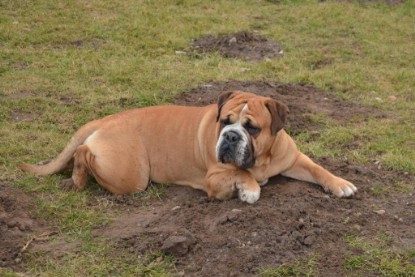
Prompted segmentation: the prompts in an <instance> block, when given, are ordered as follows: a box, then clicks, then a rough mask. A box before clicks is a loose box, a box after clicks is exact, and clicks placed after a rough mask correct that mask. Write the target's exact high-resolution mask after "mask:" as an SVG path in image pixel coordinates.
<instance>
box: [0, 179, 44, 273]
mask: <svg viewBox="0 0 415 277" xmlns="http://www.w3.org/2000/svg"><path fill="white" fill-rule="evenodd" d="M33 208H34V198H33V197H31V196H29V195H28V194H26V193H24V192H22V191H19V190H18V189H15V188H13V187H12V186H11V185H10V184H7V183H1V182H0V267H11V268H14V269H18V268H20V263H21V261H22V252H21V250H22V248H23V246H24V245H25V244H26V242H27V241H29V239H30V236H31V235H33V233H34V232H40V231H42V230H43V228H44V222H43V221H41V220H39V219H36V218H35V217H33V216H32V215H31V214H30V211H32V210H33Z"/></svg>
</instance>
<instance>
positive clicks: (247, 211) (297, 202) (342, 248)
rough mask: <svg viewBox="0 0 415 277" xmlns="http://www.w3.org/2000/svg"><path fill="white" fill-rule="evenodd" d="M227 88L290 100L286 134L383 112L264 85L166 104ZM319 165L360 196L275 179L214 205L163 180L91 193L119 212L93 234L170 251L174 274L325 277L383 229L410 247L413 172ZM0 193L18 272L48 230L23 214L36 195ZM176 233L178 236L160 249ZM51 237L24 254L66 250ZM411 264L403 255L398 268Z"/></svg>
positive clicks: (303, 89)
mask: <svg viewBox="0 0 415 277" xmlns="http://www.w3.org/2000/svg"><path fill="white" fill-rule="evenodd" d="M228 90H244V91H250V92H254V93H257V94H259V95H265V96H269V97H272V98H274V99H277V100H280V101H283V102H285V103H288V105H289V108H290V111H291V112H290V117H289V122H288V126H287V131H288V132H289V133H292V134H295V135H300V134H301V133H302V132H312V133H314V134H318V133H319V131H320V130H321V128H322V126H321V125H320V124H319V123H318V122H314V121H313V120H312V115H316V114H324V115H326V116H328V117H329V118H332V119H333V120H335V121H336V122H338V123H339V124H346V123H347V122H348V121H349V120H352V118H351V117H350V114H353V116H354V117H359V118H360V119H361V120H365V117H367V116H368V115H371V116H375V117H385V116H387V115H386V114H385V113H384V112H382V111H380V110H378V109H376V108H373V107H365V106H362V105H357V104H351V103H347V102H345V101H342V100H340V99H338V98H336V97H334V96H331V95H330V94H328V93H325V92H323V91H321V90H319V89H317V88H316V87H314V86H312V85H306V84H280V83H269V82H260V81H255V82H239V81H231V82H225V83H221V82H210V83H207V84H205V85H203V86H201V87H197V88H194V89H191V90H189V91H186V92H184V93H182V94H179V95H177V96H176V97H175V98H174V99H173V100H172V102H173V103H175V104H182V105H206V104H210V103H214V102H215V101H216V99H217V96H218V94H219V93H220V92H223V91H228ZM347 147H351V148H353V145H350V146H347ZM316 161H317V162H318V163H319V164H321V165H323V166H324V167H326V168H328V169H329V170H331V171H332V172H333V173H335V174H337V175H339V176H342V177H343V178H345V179H347V180H349V181H351V182H353V183H354V184H355V185H356V186H357V187H358V189H359V191H358V193H357V194H356V196H354V197H352V198H350V199H338V198H336V197H334V196H333V195H329V194H327V193H325V192H324V191H323V190H322V189H321V188H320V187H318V186H316V185H312V184H307V183H305V182H301V181H296V180H292V179H289V178H285V177H281V176H276V177H274V178H272V179H271V180H270V181H269V183H268V184H267V185H266V186H265V187H263V189H262V193H261V199H260V201H258V202H257V203H256V204H254V205H248V204H245V203H242V202H241V201H239V200H238V199H233V200H230V201H224V202H221V201H210V200H208V199H207V196H206V194H205V193H204V192H202V191H196V190H193V189H191V188H187V187H180V186H175V185H171V186H167V187H166V188H165V192H164V193H163V195H162V196H161V197H159V198H154V199H151V200H148V201H144V202H143V201H140V200H134V199H133V198H132V197H131V196H125V197H115V196H110V195H107V194H105V193H104V192H102V191H96V194H97V195H96V197H104V198H105V199H106V201H108V202H110V203H111V205H109V206H110V209H111V210H113V211H111V212H112V213H115V211H118V212H119V215H117V216H114V217H113V221H112V222H110V223H107V224H104V225H103V226H101V227H99V228H96V229H95V230H94V231H93V233H94V236H97V237H104V238H107V239H108V240H109V241H112V242H115V248H120V249H128V251H130V252H131V253H133V254H134V255H136V256H138V257H146V256H147V255H148V254H149V253H154V252H157V251H165V252H166V254H174V255H175V257H176V259H175V261H174V264H175V268H176V270H177V273H178V274H185V275H186V276H212V274H213V275H217V276H240V275H243V276H255V275H257V274H258V273H260V272H261V270H262V271H265V270H266V269H267V268H275V267H278V266H281V265H283V264H287V263H290V262H292V261H293V260H298V259H300V260H301V259H304V260H307V259H313V260H315V261H316V262H318V263H319V264H324V267H322V268H319V271H318V272H319V274H321V276H327V275H330V274H331V275H333V274H334V275H336V276H343V275H345V274H346V273H347V272H348V271H347V268H345V267H344V263H345V261H347V259H348V257H349V256H351V255H352V254H355V253H356V252H357V253H360V254H362V255H364V252H363V250H362V249H360V248H359V246H351V245H350V243H348V241H347V240H345V237H346V236H348V237H350V238H352V237H359V238H363V239H367V240H372V239H374V238H377V237H379V236H382V235H384V236H386V237H387V246H388V247H391V248H392V249H396V250H397V251H398V253H401V252H402V253H405V251H409V250H410V249H413V247H414V246H415V233H414V232H413V224H415V217H414V207H415V201H414V196H413V194H412V192H413V188H414V184H415V178H414V176H412V175H410V174H409V173H407V172H406V173H405V172H397V171H389V170H386V169H384V168H382V166H381V165H380V164H366V165H362V164H353V163H351V162H349V161H347V160H344V159H331V158H319V159H316ZM154 186H160V185H157V184H155V185H154ZM379 188H381V190H382V192H379V191H378V190H379ZM16 192H17V193H16ZM408 192H410V193H408ZM102 194H104V195H102ZM379 194H382V197H379ZM0 199H1V208H2V214H1V215H2V216H1V218H0V219H1V221H0V222H1V224H2V225H1V228H2V237H1V241H2V245H3V246H6V249H7V251H5V252H1V253H0V254H1V261H2V265H3V266H10V267H12V268H19V263H20V262H21V260H22V253H21V248H22V247H23V246H24V245H25V243H26V242H27V240H28V239H27V235H28V234H30V233H31V232H33V231H39V230H42V229H44V228H45V223H44V222H43V221H42V220H36V218H33V217H31V216H30V215H29V211H30V208H31V206H33V198H31V197H30V196H28V195H26V194H24V193H22V192H19V191H17V190H16V189H13V188H12V187H11V186H10V185H6V184H4V185H3V189H2V193H1V195H0ZM93 199H94V198H93ZM92 201H94V200H92ZM90 205H94V203H90ZM186 236H187V239H186ZM172 237H173V240H174V239H175V238H177V237H179V239H180V238H183V241H179V242H177V241H173V244H172V246H170V247H169V246H164V245H165V244H166V241H167V242H168V241H169V240H171V239H172ZM56 243H57V242H56V241H53V242H47V241H39V242H37V241H35V242H33V244H34V246H33V248H30V250H29V251H35V252H36V251H43V252H45V251H46V253H47V255H50V256H52V257H56V256H58V257H59V256H62V249H61V245H62V243H59V242H58V245H59V246H60V247H58V248H57V247H56ZM72 246H73V245H72ZM70 247H71V245H70ZM394 255H398V254H394ZM23 258H24V255H23ZM392 258H393V257H392ZM414 261H415V260H414V259H412V260H407V261H404V262H402V263H403V264H402V267H403V268H404V267H405V266H408V265H409V264H410V263H413V262H414ZM406 263H407V264H406ZM307 270H315V269H313V268H311V269H310V268H308V269H307ZM362 271H363V272H364V269H362Z"/></svg>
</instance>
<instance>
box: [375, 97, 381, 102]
mask: <svg viewBox="0 0 415 277" xmlns="http://www.w3.org/2000/svg"><path fill="white" fill-rule="evenodd" d="M375 100H376V101H377V102H379V103H382V102H383V100H382V98H380V97H375Z"/></svg>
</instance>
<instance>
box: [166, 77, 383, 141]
mask: <svg viewBox="0 0 415 277" xmlns="http://www.w3.org/2000/svg"><path fill="white" fill-rule="evenodd" d="M232 90H242V91H247V92H253V93H255V94H257V95H262V96H267V97H271V98H273V99H275V100H279V101H282V102H284V103H285V104H287V105H288V107H289V109H290V114H289V117H288V123H287V126H286V128H285V129H286V130H287V131H288V132H289V133H290V134H291V135H293V134H298V133H301V132H304V131H310V130H314V131H316V130H318V129H319V127H320V126H319V123H318V121H316V120H313V119H312V118H313V116H315V115H318V114H324V115H326V116H328V117H330V118H332V119H334V120H337V121H339V122H341V123H346V122H348V121H350V120H366V119H367V118H369V117H375V118H381V117H385V116H386V114H385V113H384V112H383V111H381V110H379V109H376V108H373V107H367V106H362V105H359V104H354V103H350V102H346V101H343V100H341V99H339V98H337V97H335V96H333V95H332V94H329V93H327V92H324V91H322V90H320V89H318V88H316V87H315V86H313V85H310V84H282V83H276V82H262V81H253V82H249V81H245V82H242V81H230V82H211V83H208V84H205V85H203V86H200V87H197V88H194V89H191V90H189V91H186V92H183V93H182V94H179V95H177V96H176V97H174V98H173V99H172V102H173V103H175V104H179V105H196V106H204V105H207V104H212V103H216V101H217V99H218V95H219V94H220V93H221V92H224V91H232Z"/></svg>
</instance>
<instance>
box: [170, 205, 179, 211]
mask: <svg viewBox="0 0 415 277" xmlns="http://www.w3.org/2000/svg"><path fill="white" fill-rule="evenodd" d="M180 208H181V207H180V206H175V207H173V209H171V210H172V211H175V210H178V209H180Z"/></svg>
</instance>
